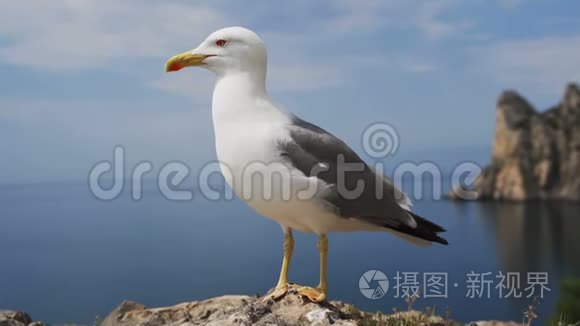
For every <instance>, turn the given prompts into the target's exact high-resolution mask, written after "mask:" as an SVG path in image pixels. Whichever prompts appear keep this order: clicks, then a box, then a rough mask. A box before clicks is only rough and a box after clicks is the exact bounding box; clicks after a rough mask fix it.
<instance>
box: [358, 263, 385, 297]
mask: <svg viewBox="0 0 580 326" xmlns="http://www.w3.org/2000/svg"><path fill="white" fill-rule="evenodd" d="M358 288H359V289H360V293H362V295H364V296H365V297H367V298H368V299H372V300H375V299H380V298H382V297H383V296H384V295H385V294H387V291H388V290H389V280H388V279H387V275H385V273H383V272H381V271H379V270H376V269H371V270H370V271H366V272H365V273H364V274H363V275H362V276H361V277H360V280H358Z"/></svg>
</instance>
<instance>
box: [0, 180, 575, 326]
mask: <svg viewBox="0 0 580 326" xmlns="http://www.w3.org/2000/svg"><path fill="white" fill-rule="evenodd" d="M415 211H416V212H418V213H419V214H421V215H424V216H426V217H429V218H430V219H432V220H434V221H435V222H437V223H439V224H441V225H443V226H444V227H446V228H447V229H448V232H447V233H446V238H447V239H448V240H449V243H450V245H449V246H447V247H446V246H440V245H434V246H432V247H429V248H418V247H415V246H413V245H410V244H408V243H406V242H403V241H402V240H400V239H398V238H395V237H393V236H391V235H389V234H384V233H351V234H331V235H330V250H329V253H330V256H329V283H330V289H329V297H330V298H331V299H336V300H343V301H347V302H351V303H354V304H356V305H358V306H359V307H360V308H361V309H364V310H370V311H376V310H383V311H385V312H391V311H392V309H393V307H398V308H399V309H404V308H405V307H406V304H405V302H404V301H403V299H395V298H394V292H393V289H392V288H391V289H390V290H389V291H388V292H387V294H386V295H385V296H384V297H382V298H380V299H377V300H370V299H367V298H365V297H364V296H363V295H362V294H361V292H360V291H359V288H358V282H359V278H360V277H361V275H362V274H363V273H364V272H365V271H367V270H370V269H378V270H381V271H383V272H384V273H385V274H386V275H387V276H388V277H389V279H390V281H391V285H392V284H394V280H393V277H394V276H395V274H396V272H397V271H400V272H419V273H424V272H447V273H449V274H448V298H447V299H425V298H422V299H419V300H418V301H417V303H416V304H415V307H416V308H419V309H422V308H424V307H426V306H435V307H436V309H437V311H439V312H440V313H443V311H444V310H445V309H446V307H449V309H450V310H451V317H452V318H454V319H458V320H462V321H469V320H481V319H504V320H505V319H511V320H516V321H519V320H521V319H522V316H523V313H522V312H523V311H524V310H525V309H526V307H527V304H528V303H529V302H531V299H526V298H521V299H498V298H497V297H498V295H497V291H495V290H493V289H492V292H491V296H492V299H469V298H466V293H467V289H466V284H467V283H466V281H467V277H466V275H465V274H466V273H469V272H470V271H474V272H477V273H483V272H493V273H494V274H496V273H497V272H498V271H502V272H504V273H505V272H510V271H520V272H528V271H540V272H548V273H549V274H548V275H549V284H548V287H549V288H551V291H550V292H546V293H545V297H544V298H543V299H540V300H539V305H538V309H537V310H538V312H539V314H540V316H541V319H542V320H546V319H547V318H548V317H550V313H551V311H552V310H553V308H554V305H555V300H556V298H557V295H558V289H557V288H558V283H559V282H560V280H561V279H562V278H564V277H569V276H580V260H579V259H578V252H580V238H579V237H578V230H580V219H579V216H578V215H579V214H578V213H579V212H580V206H576V205H573V204H569V203H552V204H540V203H531V204H526V205H523V204H500V203H453V202H449V201H444V200H429V199H425V200H420V201H416V202H415ZM315 243H316V239H315V237H314V236H313V235H308V234H300V233H298V234H296V248H295V255H294V260H293V261H292V266H291V271H290V278H291V280H292V281H294V282H299V283H303V284H310V285H315V284H316V283H317V282H318V252H317V250H316V247H315ZM281 246H282V233H281V230H280V227H279V226H278V225H277V224H275V223H274V222H272V221H270V220H267V219H264V218H262V217H259V216H257V215H256V214H255V213H254V212H253V211H251V210H250V209H249V208H247V207H246V206H245V204H243V203H241V202H239V201H237V200H234V201H209V200H206V199H203V198H201V197H200V196H196V197H195V198H194V200H193V201H189V202H173V201H169V200H167V199H165V198H163V197H162V196H161V195H160V194H159V193H158V192H157V191H155V189H154V188H150V189H148V190H147V191H146V192H145V194H144V196H143V199H142V200H140V201H133V200H132V199H131V198H130V196H129V193H128V192H126V193H124V194H123V195H122V196H121V197H120V198H118V199H116V200H114V201H109V202H104V201H100V200H98V199H96V198H94V197H93V196H92V195H91V193H90V192H89V190H88V187H87V185H86V184H84V183H68V184H65V183H62V184H34V185H4V186H0V308H5V309H6V308H8V309H20V310H25V311H27V312H29V313H30V314H31V315H32V316H33V318H35V319H37V320H44V321H48V322H51V323H65V322H76V323H87V324H88V323H92V322H93V321H94V320H95V318H96V317H97V316H104V315H106V314H107V313H108V312H109V311H111V310H112V309H113V308H114V307H115V306H116V305H118V304H119V303H120V302H121V301H122V300H125V299H130V300H135V301H138V302H141V303H144V304H145V305H148V306H162V305H171V304H175V303H178V302H182V301H190V300H196V299H203V298H208V297H212V296H218V295H222V294H233V293H239V294H263V293H264V292H266V291H267V290H268V289H270V288H271V287H273V286H274V284H275V282H276V280H277V277H278V272H279V268H280V262H281V255H282V249H281ZM419 275H421V274H419ZM525 276H526V275H525V274H522V278H523V280H522V282H523V283H525ZM454 283H458V287H454V286H453V284H454ZM494 284H495V283H494ZM522 288H523V287H522Z"/></svg>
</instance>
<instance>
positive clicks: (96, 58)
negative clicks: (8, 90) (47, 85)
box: [0, 0, 224, 69]
mask: <svg viewBox="0 0 580 326" xmlns="http://www.w3.org/2000/svg"><path fill="white" fill-rule="evenodd" d="M31 7H34V10H31ZM0 11H1V12H2V17H3V19H2V24H1V25H0V35H1V36H2V37H3V38H5V39H7V42H6V43H5V44H4V45H3V46H2V47H1V48H0V60H2V61H4V62H7V63H12V64H19V65H26V66H32V67H34V68H39V69H71V68H72V69H81V68H94V67H99V66H102V65H104V64H106V63H109V62H111V61H113V60H115V59H119V58H125V59H127V60H131V59H132V58H139V57H152V56H163V55H166V53H167V51H168V49H169V50H171V49H178V48H180V47H183V46H184V44H187V42H191V46H193V45H194V42H197V40H199V39H200V38H202V37H204V36H205V35H206V34H207V33H208V32H210V31H211V30H212V29H213V28H214V27H216V26H220V25H221V24H222V22H223V20H224V18H223V16H222V15H221V14H220V13H219V12H218V11H217V10H216V9H214V8H211V7H208V6H205V5H201V4H198V3H196V4H195V5H192V4H191V3H189V2H188V3H187V4H186V3H175V2H166V1H164V2H141V1H139V2H137V1H114V0H102V1H89V0H68V1H41V2H34V3H30V1H3V2H0ZM24 21H26V22H27V23H25V22H24Z"/></svg>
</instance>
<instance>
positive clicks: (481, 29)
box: [0, 0, 580, 183]
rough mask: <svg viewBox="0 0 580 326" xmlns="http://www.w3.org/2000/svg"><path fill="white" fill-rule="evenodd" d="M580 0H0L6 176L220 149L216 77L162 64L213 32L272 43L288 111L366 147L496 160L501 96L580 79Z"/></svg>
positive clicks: (548, 101)
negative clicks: (382, 144) (368, 141)
mask: <svg viewBox="0 0 580 326" xmlns="http://www.w3.org/2000/svg"><path fill="white" fill-rule="evenodd" d="M579 11H580V2H577V1H563V0H562V1H558V0H554V1H544V0H537V1H535V0H530V1H526V0H463V1H460V0H423V1H421V0H384V1H380V0H367V1H360V0H334V1H330V0H329V1H309V0H297V1H276V2H274V1H265V0H264V1H252V2H242V1H223V0H219V1H211V2H210V1H185V0H181V1H178V0H175V1H171V0H170V1H147V0H141V1H136V0H135V1H116V0H99V1H97V0H52V1H48V0H37V1H32V0H22V1H2V2H0V183H12V182H44V181H59V180H84V179H86V178H87V176H88V173H89V170H90V169H91V167H92V166H94V165H95V164H96V163H97V162H99V161H103V160H111V159H112V153H113V148H114V147H115V146H116V145H122V146H123V147H124V148H125V153H126V159H127V161H128V166H129V167H130V166H131V164H135V163H137V162H139V161H143V160H147V161H151V162H153V164H154V166H156V167H158V166H160V165H162V164H164V163H165V162H169V161H183V162H186V163H187V164H188V165H189V166H190V167H191V168H192V170H195V169H196V168H199V167H201V166H202V165H203V164H204V163H206V162H208V161H212V160H215V158H216V157H215V151H214V143H213V131H212V124H211V92H212V87H213V82H214V77H213V75H212V74H211V73H209V72H208V71H204V70H202V69H188V70H183V71H180V72H179V73H175V74H165V73H164V72H163V67H164V62H165V60H166V59H167V58H169V57H170V56H172V55H174V54H176V53H179V52H182V51H184V50H188V49H192V48H195V47H196V46H197V45H198V44H199V43H200V42H201V41H203V39H204V38H205V37H206V36H207V35H208V34H209V33H211V32H212V31H214V30H217V29H219V28H222V27H227V26H234V25H239V26H244V27H247V28H250V29H252V30H254V31H256V32H257V33H258V34H259V35H260V36H261V37H262V38H263V40H264V41H265V43H266V46H267V48H268V60H269V68H268V89H269V91H270V93H271V95H272V97H273V98H274V100H275V101H276V102H277V103H279V104H280V105H281V106H283V107H284V108H286V110H288V111H291V112H294V113H296V114H297V115H299V116H300V117H302V118H303V119H306V120H309V121H311V122H314V123H316V124H318V125H320V126H322V127H323V128H325V129H327V130H329V131H331V132H332V133H334V134H335V135H337V136H339V137H340V138H342V139H343V140H345V141H346V142H347V143H348V144H350V145H351V146H352V147H353V148H355V149H357V150H360V148H361V146H360V143H361V134H362V133H363V131H364V128H365V127H366V126H368V125H369V124H371V123H373V122H377V121H383V122H387V123H389V124H390V125H392V126H393V127H394V128H395V129H396V130H397V133H398V136H399V139H400V145H399V152H398V153H397V158H396V159H398V160H414V161H424V160H425V161H436V162H437V161H438V160H447V161H449V160H457V161H459V160H476V161H478V160H485V159H487V158H488V157H489V150H490V146H491V142H492V139H493V128H494V119H495V101H496V99H497V96H498V95H499V94H500V92H501V91H502V90H504V89H506V88H511V89H516V90H518V91H519V92H520V93H521V94H523V95H524V96H526V97H527V98H528V99H529V100H530V101H531V102H532V104H533V105H535V106H536V107H537V108H538V109H545V108H547V107H548V106H551V105H554V104H556V103H557V102H558V101H559V100H560V98H561V96H562V92H563V89H564V86H565V84H566V83H567V82H569V81H580V20H579V19H578V17H577V13H578V12H579Z"/></svg>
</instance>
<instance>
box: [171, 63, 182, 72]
mask: <svg viewBox="0 0 580 326" xmlns="http://www.w3.org/2000/svg"><path fill="white" fill-rule="evenodd" d="M181 68H183V67H182V66H181V65H180V64H179V63H177V62H174V63H172V64H171V65H170V66H169V68H168V69H167V71H178V70H180V69H181Z"/></svg>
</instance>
